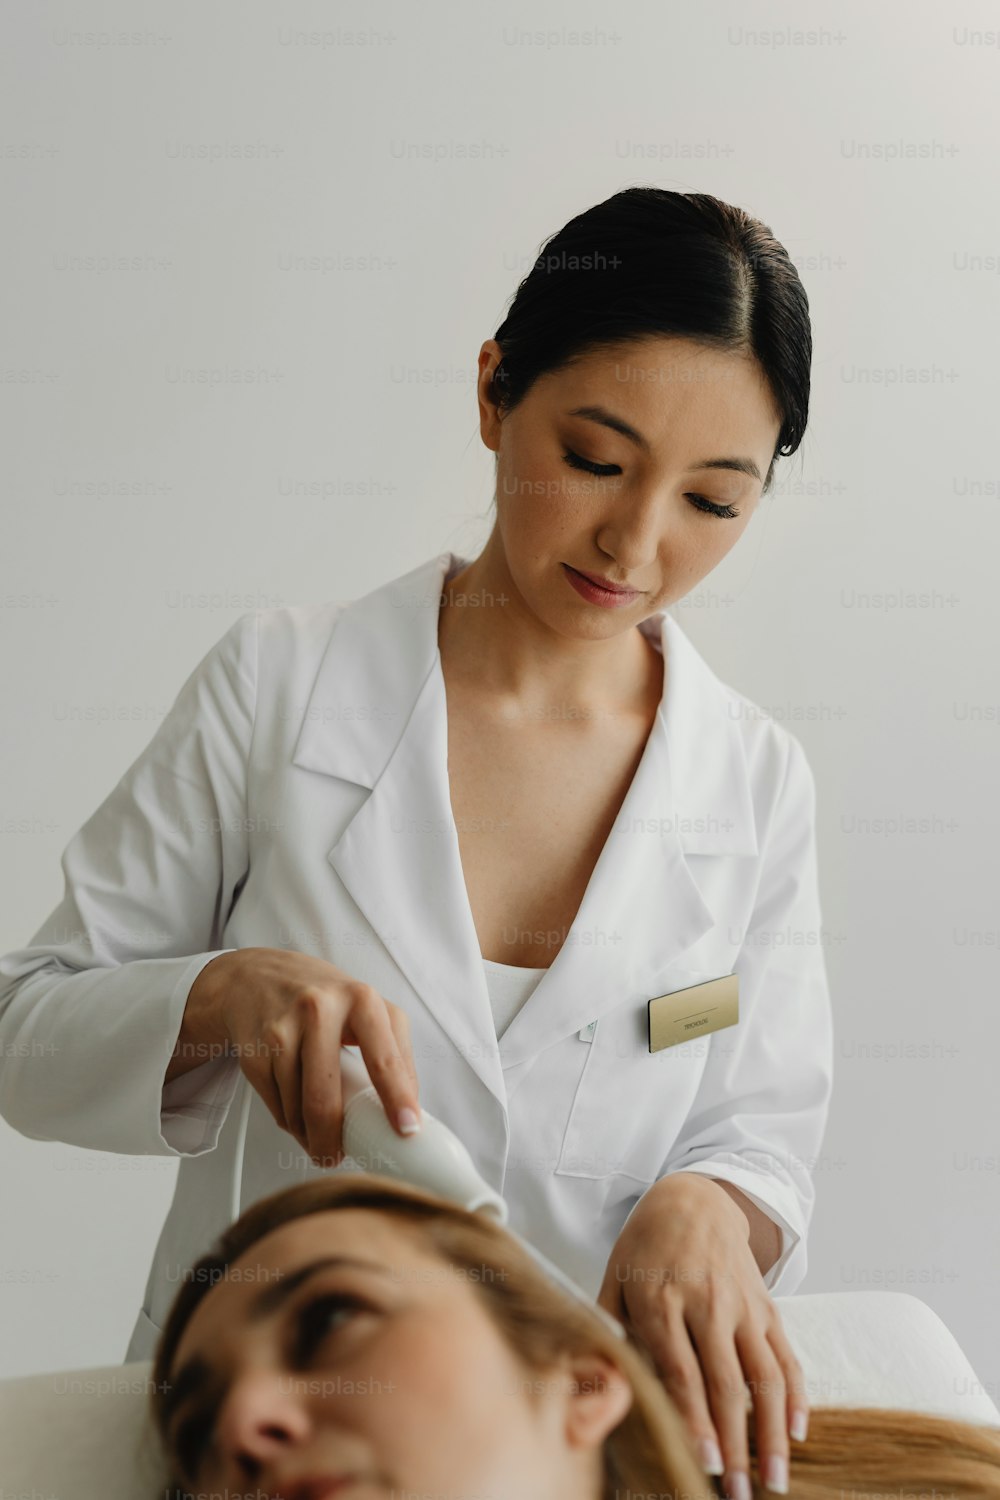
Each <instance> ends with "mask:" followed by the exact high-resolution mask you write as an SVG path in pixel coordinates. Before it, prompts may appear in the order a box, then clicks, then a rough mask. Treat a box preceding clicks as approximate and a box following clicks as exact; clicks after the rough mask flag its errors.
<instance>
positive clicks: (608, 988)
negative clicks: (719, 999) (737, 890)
mask: <svg viewBox="0 0 1000 1500" xmlns="http://www.w3.org/2000/svg"><path fill="white" fill-rule="evenodd" d="M640 628H642V629H643V631H644V633H645V634H646V635H648V636H650V637H651V638H656V639H658V640H659V643H660V648H661V650H662V652H663V654H664V659H665V662H666V670H665V673H664V692H663V697H662V698H661V701H660V706H659V708H658V710H657V714H656V718H655V720H654V722H653V727H652V729H651V730H650V734H649V738H648V740H647V742H646V746H645V749H644V751H643V755H642V758H641V760H640V762H639V766H638V768H637V770H636V773H635V776H634V777H633V780H632V783H631V785H630V787H629V789H628V792H627V793H626V796H625V800H624V802H623V803H622V806H621V809H620V811H619V814H618V817H617V818H616V819H615V822H614V825H613V827H612V830H611V833H610V835H609V837H608V840H607V842H606V843H605V846H604V848H603V849H602V851H601V854H600V856H599V858H598V861H597V864H596V865H595V867H594V871H593V874H592V875H591V879H590V883H589V885H588V886H587V889H586V891H585V892H584V896H583V901H582V902H581V905H580V909H579V911H578V912H577V915H576V918H575V920H574V922H573V925H572V927H571V928H570V931H569V934H568V935H567V939H566V942H565V943H564V944H563V946H562V948H561V949H560V950H559V952H558V953H557V954H556V957H555V960H554V962H553V964H552V966H551V968H550V969H549V970H548V971H547V972H546V973H545V974H544V975H543V976H542V979H541V980H540V981H539V983H538V985H537V986H536V988H535V989H534V990H533V991H532V993H531V995H530V996H529V998H528V1000H527V1002H526V1003H525V1005H524V1006H523V1007H522V1009H521V1010H520V1011H519V1012H518V1014H517V1015H516V1016H515V1017H514V1019H513V1021H512V1022H511V1024H510V1026H509V1027H508V1028H507V1030H506V1031H505V1032H504V1035H503V1036H502V1037H501V1039H500V1056H501V1059H502V1061H503V1065H504V1068H505V1069H508V1068H511V1067H513V1066H514V1065H515V1064H517V1063H521V1062H524V1061H525V1060H526V1059H528V1058H529V1057H531V1056H532V1055H534V1054H535V1053H537V1052H538V1051H540V1050H541V1049H542V1048H544V1047H547V1046H549V1045H551V1044H552V1043H553V1042H556V1041H558V1040H559V1039H560V1038H561V1037H564V1036H567V1035H570V1034H572V1033H573V1032H576V1031H579V1030H580V1029H581V1028H582V1027H584V1026H585V1025H587V1024H588V1022H590V1021H593V1020H596V1019H598V1018H599V1017H600V1016H601V1015H603V1014H604V1012H605V1011H608V1010H611V1009H613V1008H614V1007H615V1006H617V1005H620V1004H622V1003H623V1002H625V1001H631V1003H637V1004H644V1003H645V1001H646V1000H647V999H651V998H652V997H653V996H655V995H657V994H659V993H660V992H661V990H662V984H661V983H660V981H661V978H662V976H663V974H664V972H665V971H666V970H667V969H668V968H669V966H670V965H671V964H673V963H675V962H677V960H679V959H680V958H682V956H683V954H684V953H685V952H686V951H687V950H688V949H689V948H690V947H691V946H692V945H693V944H694V943H695V942H697V940H698V939H699V938H700V937H702V936H703V935H704V934H705V933H706V932H707V931H709V929H710V928H711V927H713V926H714V925H715V916H714V915H713V913H712V911H711V910H710V908H709V906H708V905H707V904H706V902H705V900H704V898H703V897H702V894H701V892H700V890H699V887H698V884H697V882H696V881H695V879H694V876H693V875H692V873H691V868H690V866H689V865H688V863H687V861H686V858H685V856H686V855H687V854H755V853H756V852H757V841H756V834H755V830H754V818H753V802H752V798H751V795H750V784H749V777H748V772H747V766H746V761H745V756H744V753H743V743H742V736H741V735H740V732H739V728H738V725H737V723H736V721H735V719H734V718H733V716H732V714H731V713H730V712H729V700H728V698H727V695H726V690H725V688H724V687H723V685H722V684H721V683H720V682H719V680H718V679H717V678H716V677H715V675H714V674H713V673H712V672H711V670H710V669H709V668H708V666H707V664H706V663H705V662H704V661H703V659H702V658H701V657H700V656H699V655H698V653H697V652H696V651H695V649H694V647H693V646H692V644H691V642H690V641H689V640H688V639H687V637H686V636H685V635H684V633H683V631H682V630H681V628H680V626H679V625H678V624H677V623H676V621H674V620H673V619H671V618H670V616H669V615H667V614H666V613H665V612H660V613H659V614H658V615H654V616H651V617H650V618H649V619H648V620H646V621H644V622H643V625H642V626H641V627H640Z"/></svg>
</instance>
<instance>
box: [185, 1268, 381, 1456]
mask: <svg viewBox="0 0 1000 1500" xmlns="http://www.w3.org/2000/svg"><path fill="white" fill-rule="evenodd" d="M370 1308H371V1304H370V1303H368V1302H366V1301H365V1300H364V1299H363V1298H361V1297H355V1296H352V1295H351V1294H350V1293H348V1292H327V1293H325V1294H324V1295H323V1296H321V1297H316V1298H314V1299H313V1301H312V1302H309V1303H307V1305H306V1306H305V1307H304V1308H303V1310H302V1312H301V1313H300V1314H299V1317H298V1320H297V1322H296V1327H295V1339H294V1354H295V1358H296V1360H300V1361H301V1360H304V1359H308V1358H309V1357H310V1355H312V1353H313V1352H314V1351H315V1349H316V1348H317V1347H318V1346H319V1344H320V1342H321V1341H322V1339H323V1337H324V1335H325V1334H326V1332H327V1325H328V1319H327V1317H326V1316H325V1314H327V1313H330V1312H337V1311H343V1310H344V1309H350V1310H351V1311H352V1312H364V1311H369V1310H370ZM213 1424H214V1417H213V1416H212V1415H211V1414H210V1413H209V1412H198V1413H196V1414H195V1415H194V1416H192V1417H190V1418H189V1419H188V1420H187V1421H186V1422H184V1423H182V1424H181V1426H180V1428H179V1429H178V1432H177V1436H176V1438H175V1439H174V1449H175V1451H176V1453H177V1457H178V1458H179V1459H180V1461H181V1463H182V1464H183V1466H184V1471H185V1473H186V1474H189V1475H190V1476H191V1477H192V1478H196V1477H197V1472H198V1464H199V1463H200V1461H201V1460H202V1459H203V1458H204V1456H205V1443H206V1441H207V1440H208V1439H210V1438H211V1435H212V1429H213Z"/></svg>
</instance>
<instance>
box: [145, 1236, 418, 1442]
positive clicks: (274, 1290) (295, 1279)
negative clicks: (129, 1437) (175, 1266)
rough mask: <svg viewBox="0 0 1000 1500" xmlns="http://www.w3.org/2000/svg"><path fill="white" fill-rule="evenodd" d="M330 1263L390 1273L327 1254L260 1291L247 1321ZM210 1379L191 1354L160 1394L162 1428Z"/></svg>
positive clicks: (277, 1304)
mask: <svg viewBox="0 0 1000 1500" xmlns="http://www.w3.org/2000/svg"><path fill="white" fill-rule="evenodd" d="M330 1266H355V1267H357V1266H360V1267H362V1268H363V1269H364V1270H366V1271H378V1272H379V1273H380V1274H381V1275H383V1276H391V1275H392V1274H393V1273H392V1271H391V1270H390V1269H389V1268H388V1267H387V1266H384V1265H381V1264H379V1262H378V1261H374V1260H361V1259H360V1258H358V1257H357V1256H351V1255H327V1256H323V1257H321V1258H320V1259H319V1260H311V1261H309V1262H307V1264H306V1265H304V1266H299V1267H298V1269H297V1270H295V1271H291V1272H289V1274H288V1275H287V1276H281V1277H280V1278H279V1279H278V1280H277V1281H275V1282H274V1283H273V1284H272V1285H271V1286H267V1287H265V1288H264V1290H263V1291H262V1292H259V1293H258V1294H257V1296H256V1297H255V1298H254V1300H253V1302H252V1303H251V1304H250V1308H249V1311H248V1312H247V1322H248V1323H259V1322H260V1321H261V1319H263V1318H266V1317H267V1315H268V1314H269V1313H271V1312H273V1311H274V1310H275V1308H277V1307H280V1305H281V1304H282V1303H283V1302H286V1301H287V1300H288V1298H289V1297H291V1296H292V1295H293V1293H294V1292H296V1291H297V1290H298V1288H299V1287H300V1286H301V1285H302V1283H303V1282H305V1281H308V1280H309V1278H310V1277H311V1276H315V1275H316V1273H317V1271H324V1270H327V1269H328V1268H329V1267H330ZM211 1378H212V1366H211V1365H210V1364H209V1362H208V1361H207V1360H206V1359H203V1358H202V1356H201V1355H200V1354H195V1355H192V1357H191V1358H190V1359H189V1360H186V1361H185V1363H184V1364H183V1365H182V1366H181V1368H180V1370H179V1371H178V1372H177V1375H176V1377H175V1378H174V1379H173V1380H172V1381H169V1383H168V1385H167V1391H166V1394H165V1395H164V1397H163V1404H162V1421H163V1426H164V1428H167V1427H169V1425H170V1422H171V1419H172V1418H173V1416H174V1414H175V1413H176V1412H177V1410H178V1409H179V1408H180V1407H181V1406H183V1405H184V1403H185V1402H186V1401H187V1400H188V1399H189V1398H190V1397H192V1396H194V1395H195V1394H196V1393H197V1392H199V1391H202V1390H204V1389H205V1387H206V1386H207V1385H209V1384H210V1382H211Z"/></svg>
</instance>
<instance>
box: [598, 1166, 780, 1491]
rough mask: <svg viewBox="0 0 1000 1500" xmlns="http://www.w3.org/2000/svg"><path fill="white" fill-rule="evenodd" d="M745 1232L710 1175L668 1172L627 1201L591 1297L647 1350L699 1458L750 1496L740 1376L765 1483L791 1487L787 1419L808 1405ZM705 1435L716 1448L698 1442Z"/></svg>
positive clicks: (743, 1219)
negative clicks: (628, 1208) (627, 1212)
mask: <svg viewBox="0 0 1000 1500" xmlns="http://www.w3.org/2000/svg"><path fill="white" fill-rule="evenodd" d="M749 1237H750V1226H749V1223H748V1221H747V1217H746V1215H745V1214H744V1213H743V1211H742V1210H741V1209H740V1208H739V1206H738V1205H737V1203H736V1202H735V1201H734V1199H732V1198H731V1197H730V1196H729V1194H728V1193H727V1192H726V1191H725V1190H723V1189H722V1188H720V1186H719V1184H718V1183H716V1182H713V1181H712V1179H711V1178H710V1177H707V1176H700V1175H698V1174H697V1173H694V1172H675V1173H672V1174H668V1175H667V1176H666V1177H663V1178H661V1179H660V1180H659V1181H658V1182H654V1183H653V1184H652V1186H651V1187H650V1188H648V1189H647V1191H646V1193H645V1194H644V1196H643V1197H642V1198H641V1199H640V1201H639V1203H638V1204H637V1205H636V1207H635V1208H634V1209H633V1210H632V1214H631V1216H630V1218H629V1220H628V1222H627V1223H626V1224H625V1226H624V1228H623V1229H622V1232H621V1234H620V1235H619V1237H618V1239H617V1241H616V1242H615V1246H614V1249H613V1250H612V1252H611V1256H610V1258H609V1260H608V1265H607V1270H606V1271H605V1273H604V1280H603V1282H602V1284H601V1290H600V1292H599V1294H598V1299H597V1300H598V1302H599V1303H600V1305H601V1306H602V1307H605V1308H607V1309H608V1311H609V1312H611V1313H613V1314H614V1316H615V1317H617V1318H618V1319H619V1320H620V1321H621V1322H622V1323H624V1324H626V1326H627V1327H629V1328H630V1330H631V1331H632V1332H633V1333H634V1334H635V1336H636V1337H637V1339H638V1340H639V1342H640V1343H642V1344H643V1345H645V1347H646V1348H647V1349H648V1350H649V1353H650V1355H651V1356H652V1359H653V1362H654V1364H655V1365H656V1368H657V1370H658V1371H659V1374H660V1377H661V1379H662V1381H663V1384H664V1386H665V1388H666V1390H667V1392H668V1394H669V1395H670V1397H671V1398H672V1400H673V1401H674V1403H675V1404H676V1406H677V1407H678V1409H679V1411H680V1414H681V1416H682V1418H683V1419H684V1421H685V1422H686V1424H687V1427H688V1429H689V1431H690V1432H691V1434H692V1436H693V1438H694V1440H695V1445H696V1447H697V1449H698V1451H699V1452H700V1453H701V1454H702V1462H703V1464H704V1467H705V1468H706V1470H707V1471H708V1472H709V1473H719V1472H720V1470H721V1469H722V1468H723V1467H724V1469H725V1478H724V1481H723V1482H724V1485H725V1488H726V1493H727V1494H728V1495H730V1496H732V1497H733V1500H751V1486H750V1478H749V1470H750V1462H749V1445H748V1441H747V1436H748V1434H747V1408H748V1402H747V1385H749V1387H750V1399H751V1401H752V1404H753V1408H754V1415H755V1426H756V1438H757V1460H758V1464H759V1467H760V1472H761V1476H762V1481H763V1483H764V1484H766V1485H767V1487H768V1488H769V1489H772V1490H777V1491H779V1492H781V1493H785V1492H787V1489H788V1478H787V1475H788V1447H789V1444H788V1433H789V1428H790V1425H791V1422H792V1417H793V1413H794V1412H796V1411H801V1412H803V1413H806V1412H808V1406H809V1403H808V1398H807V1396H806V1389H805V1378H804V1375H803V1372H802V1367H801V1365H800V1364H799V1362H798V1360H797V1359H796V1357H795V1354H794V1352H793V1350H792V1347H791V1345H790V1344H789V1342H788V1338H787V1336H786V1334H785V1331H784V1329H783V1327H782V1324H781V1319H780V1317H779V1315H778V1311H777V1308H776V1307H775V1305H774V1303H773V1301H772V1300H771V1297H770V1295H769V1293H768V1292H767V1289H766V1288H765V1286H764V1281H763V1277H762V1276H761V1272H760V1269H759V1268H758V1265H757V1262H756V1261H755V1259H754V1257H753V1254H752V1253H751V1251H750V1245H749ZM798 1431H799V1429H798V1428H797V1429H796V1434H797V1435H798ZM713 1443H714V1444H715V1445H716V1452H715V1454H714V1455H713V1454H712V1452H711V1449H710V1446H707V1447H703V1444H708V1445H711V1444H713ZM720 1449H721V1452H720V1451H719V1450H720Z"/></svg>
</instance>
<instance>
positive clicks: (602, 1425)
mask: <svg viewBox="0 0 1000 1500" xmlns="http://www.w3.org/2000/svg"><path fill="white" fill-rule="evenodd" d="M566 1373H567V1378H568V1379H567V1401H566V1441H567V1443H568V1444H569V1445H570V1447H582V1448H593V1447H596V1446H597V1444H599V1443H602V1442H603V1441H604V1439H605V1438H606V1437H607V1435H608V1433H609V1432H611V1431H612V1430H613V1429H614V1428H615V1427H617V1426H618V1423H619V1422H620V1421H621V1420H622V1418H623V1417H624V1416H625V1414H626V1412H627V1411H628V1409H629V1407H630V1406H631V1405H632V1402H633V1399H634V1397H633V1392H632V1387H631V1385H630V1384H629V1382H628V1380H627V1379H626V1378H625V1376H624V1375H623V1374H622V1372H621V1370H620V1369H619V1368H618V1366H617V1365H616V1364H614V1363H613V1362H612V1361H611V1360H610V1359H607V1358H605V1356H604V1355H603V1354H597V1353H594V1354H579V1355H576V1356H574V1357H573V1358H571V1359H569V1360H568V1367H567V1372H566Z"/></svg>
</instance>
